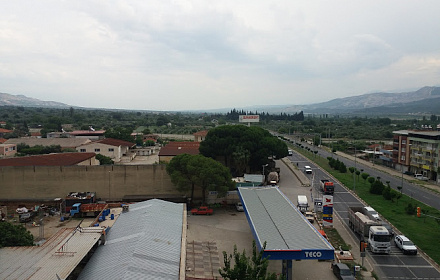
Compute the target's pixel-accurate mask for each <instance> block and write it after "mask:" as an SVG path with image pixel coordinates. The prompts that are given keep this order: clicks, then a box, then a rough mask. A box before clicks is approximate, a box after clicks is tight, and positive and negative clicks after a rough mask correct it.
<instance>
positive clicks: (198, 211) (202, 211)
mask: <svg viewBox="0 0 440 280" xmlns="http://www.w3.org/2000/svg"><path fill="white" fill-rule="evenodd" d="M212 213H214V210H213V209H211V208H209V207H208V206H200V207H199V208H193V209H191V214H193V215H212Z"/></svg>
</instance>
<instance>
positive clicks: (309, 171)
mask: <svg viewBox="0 0 440 280" xmlns="http://www.w3.org/2000/svg"><path fill="white" fill-rule="evenodd" d="M304 172H305V173H306V174H312V172H313V171H312V168H311V167H310V166H308V165H306V166H304Z"/></svg>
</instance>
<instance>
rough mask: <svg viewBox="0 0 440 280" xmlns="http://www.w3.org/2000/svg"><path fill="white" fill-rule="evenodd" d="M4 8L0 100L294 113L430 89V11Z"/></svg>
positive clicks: (439, 28) (370, 7) (309, 6)
mask: <svg viewBox="0 0 440 280" xmlns="http://www.w3.org/2000/svg"><path fill="white" fill-rule="evenodd" d="M3 6H4V7H3V11H4V16H3V17H2V19H0V80H1V81H2V87H1V88H0V91H2V92H8V93H11V94H25V95H27V96H30V97H34V98H39V99H43V100H55V101H59V102H64V103H68V104H70V105H77V106H85V107H93V106H96V105H95V104H100V106H99V107H106V108H127V109H157V110H184V109H209V108H220V107H238V106H247V105H253V104H279V103H280V102H282V104H304V103H314V102H321V101H325V100H329V99H332V98H338V97H344V96H349V95H359V94H363V93H365V92H369V91H371V90H372V89H387V90H392V89H400V88H408V87H411V88H417V87H422V86H425V85H434V84H435V83H438V73H439V69H440V65H439V64H438V59H439V53H440V48H439V46H440V36H437V35H438V34H439V33H440V25H438V23H437V15H436V11H438V9H439V8H440V3H437V1H424V2H423V5H420V3H418V2H412V1H408V2H405V5H401V3H400V2H397V1H387V2H383V1H368V2H356V3H354V2H350V1H342V0H340V1H339V0H337V1H331V2H323V1H313V0H312V1H287V2H283V1H258V0H257V1H239V2H237V1H220V2H206V1H166V0H165V1H113V2H106V1H74V2H69V1H67V2H64V1H51V0H45V1H39V2H27V1H20V0H18V1H8V2H5V3H4V5H3ZM378 11H380V13H379V12H378ZM403 77H404V78H403Z"/></svg>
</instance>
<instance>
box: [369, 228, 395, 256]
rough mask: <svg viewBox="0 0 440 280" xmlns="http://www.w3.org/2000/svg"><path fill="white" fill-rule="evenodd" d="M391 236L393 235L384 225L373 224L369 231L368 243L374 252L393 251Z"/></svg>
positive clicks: (387, 252) (386, 252)
mask: <svg viewBox="0 0 440 280" xmlns="http://www.w3.org/2000/svg"><path fill="white" fill-rule="evenodd" d="M391 238H392V236H391V235H390V233H389V232H388V230H387V229H386V228H385V227H383V226H371V227H370V230H369V233H368V245H369V246H370V249H371V252H373V253H385V254H389V253H390V252H391Z"/></svg>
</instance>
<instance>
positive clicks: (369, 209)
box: [364, 206, 380, 220]
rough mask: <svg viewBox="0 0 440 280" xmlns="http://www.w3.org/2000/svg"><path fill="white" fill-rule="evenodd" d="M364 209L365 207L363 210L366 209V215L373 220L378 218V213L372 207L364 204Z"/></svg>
mask: <svg viewBox="0 0 440 280" xmlns="http://www.w3.org/2000/svg"><path fill="white" fill-rule="evenodd" d="M364 209H365V211H367V213H368V216H370V217H371V218H373V219H375V220H380V217H379V214H378V213H377V211H376V210H374V208H373V207H370V206H365V207H364Z"/></svg>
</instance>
